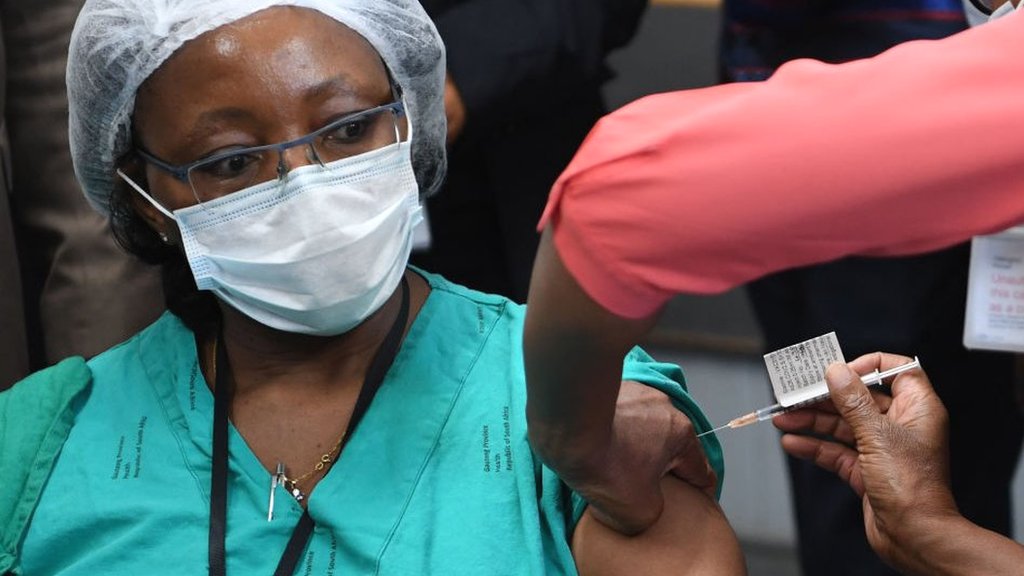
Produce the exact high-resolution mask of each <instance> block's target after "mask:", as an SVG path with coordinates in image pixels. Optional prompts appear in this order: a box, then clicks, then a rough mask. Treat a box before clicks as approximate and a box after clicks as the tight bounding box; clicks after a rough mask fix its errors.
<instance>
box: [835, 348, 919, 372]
mask: <svg viewBox="0 0 1024 576" xmlns="http://www.w3.org/2000/svg"><path fill="white" fill-rule="evenodd" d="M913 361H914V359H913V358H910V357H907V356H901V355H899V354H888V353H886V352H873V353H871V354H865V355H863V356H861V357H859V358H857V359H856V360H854V361H852V362H850V367H851V368H853V370H854V371H855V372H857V373H858V374H867V373H869V372H871V371H873V370H878V371H879V372H882V371H885V370H888V369H890V368H895V367H897V366H903V365H904V364H907V363H909V362H913Z"/></svg>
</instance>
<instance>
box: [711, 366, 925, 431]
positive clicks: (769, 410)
mask: <svg viewBox="0 0 1024 576" xmlns="http://www.w3.org/2000/svg"><path fill="white" fill-rule="evenodd" d="M920 367H921V361H920V360H918V359H917V357H916V356H915V357H914V360H913V362H907V363H906V364H903V365H902V366H896V367H895V368H890V369H888V370H885V371H883V372H879V371H878V370H875V371H873V372H870V373H868V374H864V375H862V376H861V377H860V378H861V380H863V381H864V383H865V384H867V385H868V386H875V385H878V384H881V383H882V382H884V381H885V379H887V378H892V377H893V376H896V375H897V374H900V373H903V372H906V371H907V370H912V369H914V368H920ZM828 397H829V395H828V392H826V393H824V394H821V395H819V396H815V397H813V398H811V399H809V400H805V401H803V402H798V403H796V404H793V405H792V406H783V405H782V404H772V405H771V406H766V407H764V408H761V409H760V410H755V411H753V412H751V413H750V414H744V415H743V416H740V417H738V418H733V419H732V420H730V421H729V423H728V424H724V425H722V426H719V427H718V428H715V429H714V430H708V431H707V432H702V433H700V434H697V437H698V438H700V437H701V436H704V435H706V434H711V433H712V432H718V431H719V430H724V429H725V428H742V427H744V426H747V425H750V424H753V423H755V422H763V421H765V420H768V419H769V418H771V417H772V416H775V415H776V414H783V413H785V412H790V411H792V410H797V409H799V408H803V407H804V406H809V405H811V404H815V403H817V402H821V401H822V400H825V399H826V398H828Z"/></svg>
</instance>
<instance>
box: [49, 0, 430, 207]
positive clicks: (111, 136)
mask: <svg viewBox="0 0 1024 576" xmlns="http://www.w3.org/2000/svg"><path fill="white" fill-rule="evenodd" d="M273 6H296V7H302V8H309V9H312V10H316V11H318V12H321V13H323V14H325V15H326V16H329V17H331V18H333V19H334V20H337V21H338V22H341V23H342V24H345V25H346V26H348V27H349V28H351V29H353V30H354V31H356V32H357V33H359V34H360V35H362V36H363V37H364V38H365V39H366V40H367V41H368V42H369V43H370V45H372V46H373V47H374V48H375V49H376V50H377V52H378V53H379V54H380V56H381V58H382V59H383V60H384V63H385V64H386V65H387V67H388V69H389V70H390V72H391V74H392V77H393V78H394V80H395V82H397V84H398V85H399V86H401V88H402V90H403V93H404V96H405V102H406V107H407V114H408V118H409V122H410V123H411V124H412V126H413V127H414V130H413V142H412V154H413V167H414V169H415V171H416V179H417V181H418V182H419V185H420V194H421V196H426V195H429V194H431V193H433V192H434V191H436V190H437V188H438V187H440V185H441V181H442V180H443V178H444V173H445V168H446V158H445V135H446V124H445V113H444V75H445V53H444V45H443V44H442V42H441V37H440V36H439V35H438V33H437V29H436V28H435V27H434V24H433V22H432V21H431V20H430V17H429V16H427V14H426V12H425V11H424V10H423V8H422V7H421V6H420V4H419V1H418V0H283V1H282V0H278V1H274V0H217V1H215V2H211V1H210V0H88V1H87V2H86V3H85V6H84V7H83V8H82V11H81V12H80V13H79V16H78V21H77V22H76V23H75V29H74V32H73V33H72V36H71V46H70V50H69V53H68V70H67V84H68V107H69V113H70V144H71V158H72V161H73V162H74V167H75V174H76V175H77V176H78V180H79V182H80V183H81V185H82V189H83V191H84V192H85V196H86V198H87V199H88V200H89V203H90V204H92V206H93V207H94V208H95V209H96V210H98V211H99V212H101V213H103V214H109V213H110V209H109V200H110V195H111V192H112V191H113V188H114V180H115V178H116V176H115V168H116V166H115V163H116V162H117V160H118V159H120V158H121V157H123V156H124V155H125V154H126V153H127V152H128V151H129V150H130V149H131V147H132V138H131V134H132V130H131V116H132V112H133V110H134V108H135V94H136V92H137V91H138V89H139V86H141V85H142V83H143V82H144V81H145V80H146V79H147V78H149V76H150V75H151V74H153V72H154V71H156V70H157V68H159V67H160V65H161V64H163V63H164V62H165V61H166V60H167V59H168V58H169V57H170V56H171V55H172V54H174V52H175V51H177V50H178V49H179V48H181V46H182V45H183V44H185V43H186V42H188V41H189V40H192V39H193V38H196V37H197V36H199V35H201V34H203V33H205V32H209V31H210V30H214V29H216V28H219V27H221V26H223V25H225V24H229V23H231V22H235V21H237V20H240V19H242V18H245V17H246V16H249V15H251V14H254V13H256V12H259V11H261V10H264V9H266V8H270V7H273Z"/></svg>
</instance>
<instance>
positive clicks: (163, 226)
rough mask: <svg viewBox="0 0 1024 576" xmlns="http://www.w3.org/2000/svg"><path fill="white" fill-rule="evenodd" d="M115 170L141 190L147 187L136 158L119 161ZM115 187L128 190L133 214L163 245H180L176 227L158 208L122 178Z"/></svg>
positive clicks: (143, 169)
mask: <svg viewBox="0 0 1024 576" xmlns="http://www.w3.org/2000/svg"><path fill="white" fill-rule="evenodd" d="M117 168H118V169H119V170H120V171H121V172H122V173H124V175H125V176H127V177H128V178H130V179H131V181H132V182H134V183H135V184H136V185H137V186H139V187H140V188H142V189H143V190H145V189H146V188H147V187H148V185H149V183H148V180H147V178H146V168H145V164H144V163H143V162H142V161H141V160H139V159H138V157H136V156H134V155H132V156H130V157H127V158H125V159H123V160H121V162H119V163H118V166H117ZM116 185H117V186H124V187H126V188H127V189H128V190H127V192H128V195H129V197H130V198H131V205H132V209H134V210H135V213H136V214H138V215H139V217H140V218H142V221H143V222H145V223H146V225H147V226H149V227H150V228H151V229H152V230H153V231H154V232H156V234H157V236H159V237H160V239H161V240H162V241H163V242H164V244H178V245H180V244H181V243H180V241H179V240H180V236H179V234H178V227H177V226H176V225H175V224H174V222H173V221H172V220H171V219H170V218H168V217H167V215H166V214H164V213H163V212H161V211H160V209H159V208H157V207H156V206H154V205H153V204H152V203H151V202H150V201H149V200H148V199H147V198H145V197H144V196H143V195H142V194H139V193H138V191H136V190H133V189H132V186H131V185H130V184H129V183H128V182H125V181H124V179H123V178H118V180H117V183H116Z"/></svg>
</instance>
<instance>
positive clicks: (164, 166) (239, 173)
mask: <svg viewBox="0 0 1024 576" xmlns="http://www.w3.org/2000/svg"><path fill="white" fill-rule="evenodd" d="M404 114H405V106H403V104H402V102H401V101H397V100H396V101H395V102H391V103H390V104H384V105H383V106H377V107H375V108H370V109H368V110H362V111H360V112H355V113H353V114H348V115H346V116H343V117H341V118H339V119H337V120H335V121H333V122H331V123H330V124H328V125H326V126H324V127H322V128H319V129H317V130H315V131H313V132H310V133H309V134H306V135H305V136H302V137H301V138H296V139H295V140H289V141H287V142H281V143H279V144H268V145H266V146H254V147H251V148H239V149H237V150H231V151H229V152H223V153H221V154H215V155H213V156H209V157H206V158H201V159H199V160H196V161H195V162H191V163H189V164H182V165H178V166H175V165H173V164H170V163H169V162H166V161H164V160H161V159H159V158H157V157H156V156H154V155H152V154H150V153H149V152H147V151H146V150H143V149H142V148H136V149H135V151H136V152H137V153H138V154H139V156H141V157H142V159H143V160H145V161H146V162H148V163H150V164H152V165H153V166H156V167H157V168H159V169H161V170H163V171H165V172H167V173H169V174H171V175H172V176H174V177H175V178H177V179H178V180H180V181H182V182H187V183H188V184H189V185H190V186H191V187H192V193H193V194H194V195H195V197H196V201H197V202H199V203H203V202H209V201H210V200H213V199H215V198H220V197H221V196H226V195H228V194H231V193H233V192H238V191H239V190H242V189H244V188H248V187H249V186H252V185H254V184H259V183H263V182H268V181H270V180H273V179H274V178H277V179H278V180H283V179H284V177H285V175H287V174H288V171H289V170H290V168H289V166H288V165H287V163H286V162H285V158H284V153H285V151H286V150H289V149H291V148H296V147H298V146H306V147H307V149H306V157H307V159H308V160H309V161H310V162H315V163H317V164H319V165H321V166H323V165H324V164H327V163H330V162H334V161H336V160H341V159H343V158H349V157H352V156H357V155H359V154H364V153H366V152H372V151H374V150H379V149H381V148H384V147H386V146H389V145H391V144H396V143H398V142H399V140H400V139H401V135H400V133H399V129H398V118H399V117H400V116H403V115H404ZM275 153H276V158H275Z"/></svg>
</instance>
